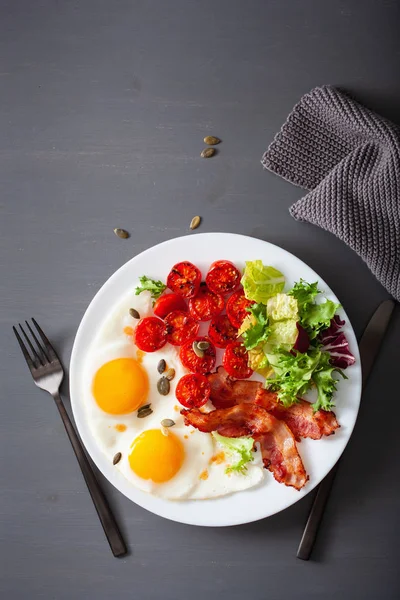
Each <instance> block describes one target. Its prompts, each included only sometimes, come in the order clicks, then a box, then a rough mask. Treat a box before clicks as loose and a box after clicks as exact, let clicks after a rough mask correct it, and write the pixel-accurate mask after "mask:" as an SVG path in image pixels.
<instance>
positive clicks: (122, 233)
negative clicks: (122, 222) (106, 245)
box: [114, 227, 129, 240]
mask: <svg viewBox="0 0 400 600" xmlns="http://www.w3.org/2000/svg"><path fill="white" fill-rule="evenodd" d="M114 233H115V235H117V236H118V237H119V238H121V239H122V240H126V238H128V237H129V233H128V232H127V231H126V230H125V229H120V228H119V227H116V228H115V229H114Z"/></svg>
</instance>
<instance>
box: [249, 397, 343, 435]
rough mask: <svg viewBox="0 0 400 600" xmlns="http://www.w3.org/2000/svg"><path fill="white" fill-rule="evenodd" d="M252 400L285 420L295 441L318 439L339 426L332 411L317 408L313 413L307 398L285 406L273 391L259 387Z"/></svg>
mask: <svg viewBox="0 0 400 600" xmlns="http://www.w3.org/2000/svg"><path fill="white" fill-rule="evenodd" d="M254 401H255V403H256V404H258V405H259V406H262V407H264V408H265V410H267V411H268V412H269V413H271V414H272V415H274V417H276V418H277V419H279V420H280V421H285V423H286V425H287V426H288V427H289V428H290V429H291V431H292V432H293V435H294V436H295V438H296V440H297V441H300V439H301V438H311V439H312V440H319V439H321V437H322V436H323V435H332V434H333V433H335V429H337V428H338V427H340V425H339V423H338V422H337V420H336V416H335V413H334V412H332V411H326V410H319V411H317V412H316V413H315V412H314V410H313V408H312V406H311V404H310V402H307V400H303V399H300V400H299V401H298V402H297V403H296V404H292V406H289V407H288V408H285V407H284V406H283V404H281V403H280V402H279V400H278V397H277V395H276V394H275V393H274V392H269V391H268V390H263V389H262V388H260V389H259V390H258V391H257V394H256V397H255V400H254Z"/></svg>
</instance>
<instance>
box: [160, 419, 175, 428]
mask: <svg viewBox="0 0 400 600" xmlns="http://www.w3.org/2000/svg"><path fill="white" fill-rule="evenodd" d="M161 425H162V426H163V427H173V426H174V425H175V421H173V420H172V419H163V420H162V421H161Z"/></svg>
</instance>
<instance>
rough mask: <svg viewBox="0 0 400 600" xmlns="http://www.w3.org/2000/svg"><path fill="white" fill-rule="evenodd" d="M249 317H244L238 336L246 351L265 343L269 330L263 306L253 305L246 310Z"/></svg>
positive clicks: (265, 310)
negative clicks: (241, 339) (240, 337)
mask: <svg viewBox="0 0 400 600" xmlns="http://www.w3.org/2000/svg"><path fill="white" fill-rule="evenodd" d="M248 312H249V316H248V317H246V319H245V321H246V323H244V324H243V325H242V327H241V328H240V331H239V334H240V335H241V336H242V338H243V344H244V346H245V348H246V350H252V349H253V348H255V347H256V346H258V345H259V344H261V343H262V342H265V341H267V339H268V337H269V334H270V332H271V329H270V327H269V320H268V317H267V307H266V306H265V304H260V303H259V304H253V305H252V306H250V307H249V308H248Z"/></svg>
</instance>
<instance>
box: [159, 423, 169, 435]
mask: <svg viewBox="0 0 400 600" xmlns="http://www.w3.org/2000/svg"><path fill="white" fill-rule="evenodd" d="M161 433H162V434H163V435H165V437H168V436H169V429H168V427H163V426H162V425H161Z"/></svg>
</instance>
